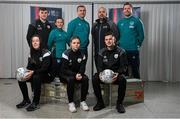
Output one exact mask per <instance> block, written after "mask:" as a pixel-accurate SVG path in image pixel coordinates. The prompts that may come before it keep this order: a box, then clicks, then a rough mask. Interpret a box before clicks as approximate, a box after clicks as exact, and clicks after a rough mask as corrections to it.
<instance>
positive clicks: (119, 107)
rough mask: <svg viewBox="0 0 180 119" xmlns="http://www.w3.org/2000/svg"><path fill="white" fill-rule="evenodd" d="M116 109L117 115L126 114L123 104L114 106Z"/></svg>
mask: <svg viewBox="0 0 180 119" xmlns="http://www.w3.org/2000/svg"><path fill="white" fill-rule="evenodd" d="M116 109H117V111H118V112H119V113H125V112H126V110H125V108H124V106H123V104H117V105H116Z"/></svg>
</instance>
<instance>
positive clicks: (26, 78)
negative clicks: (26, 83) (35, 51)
mask: <svg viewBox="0 0 180 119" xmlns="http://www.w3.org/2000/svg"><path fill="white" fill-rule="evenodd" d="M33 73H34V71H33V70H27V72H26V73H25V76H24V78H23V80H29V79H30V78H31V77H32V75H33Z"/></svg>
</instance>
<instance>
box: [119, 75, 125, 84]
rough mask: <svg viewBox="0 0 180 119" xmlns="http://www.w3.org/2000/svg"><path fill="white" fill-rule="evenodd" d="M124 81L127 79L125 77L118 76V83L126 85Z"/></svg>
mask: <svg viewBox="0 0 180 119" xmlns="http://www.w3.org/2000/svg"><path fill="white" fill-rule="evenodd" d="M126 83H127V80H126V78H125V77H124V76H120V77H119V84H120V85H122V84H123V85H126Z"/></svg>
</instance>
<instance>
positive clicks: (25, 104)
mask: <svg viewBox="0 0 180 119" xmlns="http://www.w3.org/2000/svg"><path fill="white" fill-rule="evenodd" d="M29 104H31V101H30V100H23V101H22V102H21V103H19V104H17V105H16V107H17V108H19V109H20V108H24V107H26V106H28V105H29Z"/></svg>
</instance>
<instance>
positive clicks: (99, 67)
mask: <svg viewBox="0 0 180 119" xmlns="http://www.w3.org/2000/svg"><path fill="white" fill-rule="evenodd" d="M102 71H103V56H102V55H101V54H100V53H99V54H98V63H97V72H98V73H100V72H102Z"/></svg>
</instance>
